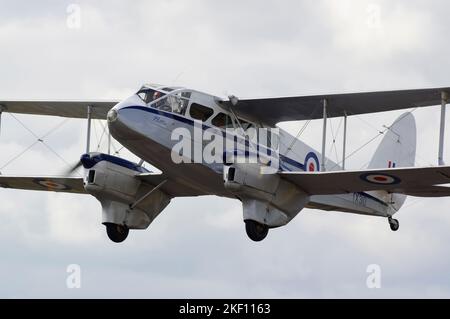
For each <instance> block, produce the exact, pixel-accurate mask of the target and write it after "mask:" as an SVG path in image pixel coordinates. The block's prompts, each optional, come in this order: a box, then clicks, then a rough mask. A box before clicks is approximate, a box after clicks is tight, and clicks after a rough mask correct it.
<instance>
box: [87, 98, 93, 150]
mask: <svg viewBox="0 0 450 319" xmlns="http://www.w3.org/2000/svg"><path fill="white" fill-rule="evenodd" d="M91 122H92V106H91V105H88V106H87V134H86V154H89V152H90V148H91V124H92V123H91Z"/></svg>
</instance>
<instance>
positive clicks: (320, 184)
mask: <svg viewBox="0 0 450 319" xmlns="http://www.w3.org/2000/svg"><path fill="white" fill-rule="evenodd" d="M281 175H282V177H284V178H286V179H287V180H289V181H291V182H293V183H294V184H296V185H298V186H299V187H300V188H302V189H303V190H304V191H305V192H306V193H308V194H310V195H331V194H345V193H357V192H365V191H375V190H384V191H387V192H390V193H399V194H406V195H411V196H418V197H443V196H450V187H449V188H447V187H444V186H436V185H442V184H447V183H450V166H440V167H424V168H395V169H394V168H393V169H376V170H366V171H337V172H283V173H281Z"/></svg>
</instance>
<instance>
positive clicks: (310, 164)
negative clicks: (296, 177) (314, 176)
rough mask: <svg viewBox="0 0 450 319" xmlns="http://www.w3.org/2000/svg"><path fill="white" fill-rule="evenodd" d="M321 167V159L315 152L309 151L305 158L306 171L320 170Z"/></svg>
mask: <svg viewBox="0 0 450 319" xmlns="http://www.w3.org/2000/svg"><path fill="white" fill-rule="evenodd" d="M319 169H320V166H319V159H318V158H317V155H316V154H314V153H312V152H311V153H309V154H308V155H307V156H306V158H305V171H307V172H318V171H319Z"/></svg>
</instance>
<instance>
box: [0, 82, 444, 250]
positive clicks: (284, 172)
mask: <svg viewBox="0 0 450 319" xmlns="http://www.w3.org/2000/svg"><path fill="white" fill-rule="evenodd" d="M448 93H450V88H434V89H419V90H402V91H387V92H368V93H354V94H330V95H316V96H296V97H282V98H264V99H239V98H237V97H235V96H229V97H228V98H219V97H216V96H213V95H209V94H206V93H202V92H199V91H196V90H191V89H186V88H180V87H169V86H163V85H156V84H151V85H144V86H143V87H142V88H141V89H139V90H138V91H137V92H136V94H133V95H132V96H130V97H129V98H127V99H125V100H123V101H120V102H118V101H0V115H1V112H10V113H23V114H37V115H48V116H61V117H70V118H85V119H87V146H86V149H87V150H86V153H85V154H83V155H82V156H81V159H80V161H79V163H78V164H77V166H75V167H74V169H73V170H75V168H78V167H80V166H82V167H83V168H84V177H75V176H73V174H71V173H70V174H69V173H68V174H66V176H62V177H46V176H45V175H43V176H27V177H25V176H4V175H1V176H0V186H2V187H5V188H13V189H24V190H35V191H36V190H42V191H54V192H66V193H78V194H80V193H81V194H90V195H92V196H94V197H95V198H96V199H97V200H98V201H99V202H100V204H101V207H102V222H103V224H104V225H105V226H106V231H107V234H108V237H109V238H110V239H111V240H112V241H114V242H122V241H124V240H125V239H126V238H127V236H128V233H129V230H130V229H146V228H147V227H149V225H150V224H151V223H152V221H153V220H154V219H155V218H156V217H157V216H158V215H159V214H160V213H161V212H162V211H163V210H164V209H165V208H166V207H167V205H168V204H169V203H170V201H171V199H173V198H176V197H191V196H203V195H216V196H222V197H227V198H233V199H238V200H240V201H241V202H242V209H243V220H244V222H245V229H246V232H247V235H248V236H249V238H250V239H252V240H254V241H261V240H263V239H264V238H265V237H266V236H267V234H268V231H269V229H271V228H276V227H281V226H284V225H286V224H288V223H289V222H290V221H291V220H292V219H293V218H294V217H295V216H296V215H297V214H298V213H299V212H300V211H302V210H303V209H304V208H311V209H319V210H325V211H340V212H346V213H355V214H363V215H370V216H379V217H384V218H386V219H387V220H388V222H389V226H390V228H391V229H392V230H393V231H397V230H398V228H399V222H398V220H396V219H394V218H393V215H394V214H395V213H397V212H398V211H399V209H400V208H401V207H402V205H403V203H404V202H405V200H406V197H407V196H417V197H444V196H450V188H448V187H446V186H445V184H447V183H450V166H445V164H444V161H443V153H444V133H445V110H446V104H447V98H448V95H447V94H448ZM433 105H441V123H440V139H439V154H438V165H437V166H435V167H414V165H415V155H416V125H415V120H414V117H413V115H412V113H410V112H408V113H404V114H403V115H402V116H400V117H399V118H398V119H397V120H396V121H394V122H393V124H392V125H391V126H390V127H388V128H387V131H386V132H385V135H384V137H383V139H382V141H381V143H380V145H379V146H378V148H377V150H376V152H375V154H374V155H373V157H372V160H371V162H370V164H369V166H368V168H367V169H364V170H346V169H345V158H346V157H345V156H346V155H345V144H346V143H345V138H346V123H347V117H349V116H353V115H358V114H367V113H376V112H385V111H392V110H399V109H409V108H417V107H426V106H433ZM335 117H343V118H344V123H345V124H344V132H345V133H344V151H343V153H344V154H343V161H342V162H341V163H335V162H333V161H332V160H330V159H328V158H327V157H326V155H325V146H326V135H327V134H326V133H327V129H326V127H327V119H329V118H335ZM92 119H101V120H106V121H107V124H108V128H109V132H110V134H111V136H112V137H113V138H114V139H115V140H117V141H118V142H119V143H121V144H122V145H123V146H124V147H126V148H127V149H128V150H129V151H131V152H132V153H133V154H135V155H136V156H138V157H139V158H140V159H141V161H140V162H139V163H133V162H130V161H128V160H126V159H123V158H120V157H117V156H112V155H110V154H103V153H98V152H90V149H89V144H90V130H91V120H92ZM314 119H322V120H323V135H322V136H321V139H322V150H321V152H318V151H317V150H315V149H313V148H311V147H309V146H308V145H306V144H305V143H303V142H302V141H301V140H299V139H298V138H296V137H294V136H292V135H290V134H288V133H287V132H285V131H283V130H282V129H279V128H277V126H276V124H277V123H279V122H285V121H302V120H305V121H306V120H314ZM264 130H266V131H267V132H270V134H269V133H266V134H263V132H264ZM251 135H252V136H253V137H251ZM263 135H266V137H265V138H262V136H263ZM255 137H256V138H255ZM213 141H215V142H216V143H215V146H214V147H212V148H214V150H213V151H212V152H211V154H212V155H213V157H214V159H215V160H210V159H207V158H203V156H202V155H203V153H202V151H203V150H206V149H207V148H208V147H209V148H211V146H208V145H209V143H212V142H213ZM217 145H220V147H217ZM198 149H200V151H198ZM192 158H194V160H192ZM144 163H150V164H151V165H153V166H154V167H156V168H158V169H159V170H160V172H153V171H150V170H148V169H146V168H144V166H143V164H144ZM269 168H270V169H269ZM73 170H72V171H73Z"/></svg>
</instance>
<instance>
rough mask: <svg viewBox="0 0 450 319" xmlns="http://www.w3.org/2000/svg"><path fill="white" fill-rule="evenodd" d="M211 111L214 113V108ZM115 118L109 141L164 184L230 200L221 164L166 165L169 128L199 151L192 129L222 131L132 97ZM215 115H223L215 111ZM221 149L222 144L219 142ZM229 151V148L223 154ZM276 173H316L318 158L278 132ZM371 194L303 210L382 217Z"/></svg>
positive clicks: (314, 199) (315, 202)
mask: <svg viewBox="0 0 450 319" xmlns="http://www.w3.org/2000/svg"><path fill="white" fill-rule="evenodd" d="M214 107H215V108H220V107H219V106H217V105H215V106H214ZM113 110H114V112H116V118H115V119H114V121H109V122H108V124H109V127H110V131H111V134H112V135H113V137H114V138H115V139H116V140H118V141H119V142H120V143H121V144H122V145H124V146H125V147H126V148H127V149H129V150H130V151H131V152H133V153H134V154H135V155H137V156H138V157H140V158H141V159H143V160H145V161H147V162H148V163H150V164H152V165H154V166H156V167H157V168H158V169H160V170H162V171H163V172H164V174H165V175H166V176H168V177H169V178H170V179H172V180H175V181H177V182H178V183H179V184H181V185H185V187H186V189H192V190H193V191H194V190H195V192H196V193H200V194H204V195H217V196H223V197H230V198H234V196H233V194H231V193H230V192H229V191H228V190H227V189H226V188H225V187H224V180H223V176H222V174H223V164H221V163H213V164H208V163H204V162H202V163H197V164H192V163H181V164H176V163H174V161H173V160H172V150H173V147H174V145H175V144H176V143H177V142H178V141H176V140H173V137H172V132H173V130H174V129H175V128H185V129H186V130H188V131H190V132H191V133H192V145H193V146H194V147H196V146H197V147H201V146H205V142H204V140H203V139H202V136H201V135H200V136H198V134H194V127H195V126H196V125H197V127H200V128H201V129H202V130H205V129H208V128H212V129H215V130H216V131H217V136H218V137H219V138H226V137H224V136H223V135H222V134H223V133H222V132H223V130H222V129H220V128H218V127H215V126H213V125H212V124H211V123H210V122H209V123H208V122H205V123H201V122H199V121H197V120H194V119H192V118H191V117H190V116H189V113H186V114H184V115H182V114H177V113H173V112H168V111H164V110H161V109H157V108H155V107H152V106H151V105H148V104H146V103H145V102H144V101H142V100H141V99H140V98H139V97H138V96H137V95H133V96H132V97H130V98H128V99H126V100H124V101H123V102H121V103H119V104H118V105H117V106H115V107H114V109H113ZM221 112H225V111H224V110H223V109H221ZM224 145H226V143H225V142H224ZM226 151H227V152H234V151H235V150H234V149H227V150H226ZM277 152H278V153H277V155H279V160H280V165H279V169H280V170H284V171H310V170H312V171H314V170H319V169H320V165H321V163H320V159H321V154H320V153H319V152H317V151H316V150H314V149H313V148H311V147H309V146H308V145H306V144H305V143H303V142H302V141H300V140H298V139H296V138H295V137H293V136H292V135H290V134H288V133H287V132H285V131H283V130H281V129H280V130H279V150H278V151H277ZM325 167H326V168H327V170H340V169H341V167H339V166H338V165H336V164H335V163H333V162H332V161H331V160H328V159H327V160H326V163H325ZM387 201H388V198H383V197H382V196H380V194H377V193H371V194H368V193H363V192H361V193H351V194H337V195H327V196H310V201H309V203H308V205H307V207H309V208H316V209H322V210H330V211H342V212H351V213H358V214H366V215H376V216H388V215H389V214H391V213H390V210H391V207H390V206H389V204H387V203H386V202H387Z"/></svg>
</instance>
